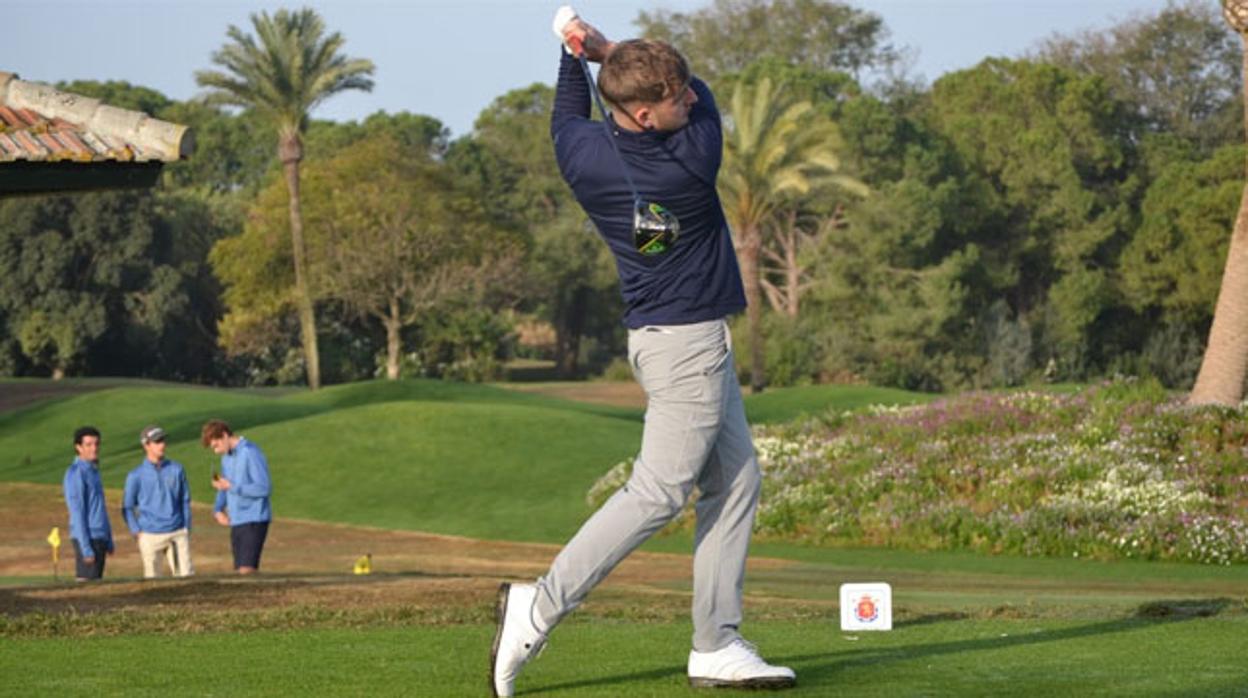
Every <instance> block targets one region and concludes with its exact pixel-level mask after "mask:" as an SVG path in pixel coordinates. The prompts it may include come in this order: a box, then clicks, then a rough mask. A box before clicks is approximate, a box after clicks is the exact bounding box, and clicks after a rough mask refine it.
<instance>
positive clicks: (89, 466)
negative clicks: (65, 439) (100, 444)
mask: <svg viewBox="0 0 1248 698" xmlns="http://www.w3.org/2000/svg"><path fill="white" fill-rule="evenodd" d="M63 486H64V491H65V508H67V509H68V510H69V536H70V537H71V538H73V539H74V540H76V541H78V548H79V549H80V550H81V551H82V553H83V556H85V557H91V556H92V554H93V553H92V552H91V551H92V548H91V541H92V540H102V541H107V542H108V550H109V552H112V551H113V527H112V524H110V523H109V520H108V509H107V508H106V507H105V505H104V483H103V481H101V480H100V468H99V466H98V465H96V464H94V463H90V462H87V461H85V460H83V459H81V458H75V459H74V462H73V463H70V465H69V468H68V469H67V470H66V471H65V480H64V482H63Z"/></svg>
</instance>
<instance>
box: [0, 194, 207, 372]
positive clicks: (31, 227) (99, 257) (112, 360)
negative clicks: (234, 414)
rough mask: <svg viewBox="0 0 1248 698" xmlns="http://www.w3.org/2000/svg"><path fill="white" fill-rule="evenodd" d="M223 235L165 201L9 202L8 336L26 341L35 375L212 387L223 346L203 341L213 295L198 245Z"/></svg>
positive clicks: (0, 238) (1, 228)
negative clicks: (215, 349) (138, 378)
mask: <svg viewBox="0 0 1248 698" xmlns="http://www.w3.org/2000/svg"><path fill="white" fill-rule="evenodd" d="M180 211H184V212H185V215H186V218H188V219H192V220H194V221H195V225H194V226H192V225H190V224H189V221H182V220H181V218H182V215H183V214H182V213H180ZM184 223H185V224H184ZM175 230H176V232H175ZM218 232H219V229H217V228H216V227H215V225H214V222H213V220H212V216H211V215H208V214H206V213H205V211H204V210H203V209H202V208H198V207H195V208H192V207H191V205H189V204H187V205H185V207H184V206H183V204H180V203H179V202H177V201H175V200H174V197H172V196H169V195H166V194H163V193H156V194H154V193H151V192H101V193H90V194H80V195H74V196H45V197H29V198H22V199H14V200H9V201H4V202H2V203H0V317H3V318H5V319H6V320H7V324H8V327H7V332H4V333H3V334H5V335H7V336H8V337H13V338H16V339H17V340H18V344H19V346H20V350H21V352H22V354H24V357H25V362H26V364H27V365H28V366H30V367H31V368H33V369H35V370H36V371H39V372H42V371H47V372H48V373H49V374H51V375H52V376H53V377H54V378H60V377H63V376H67V375H72V374H75V373H80V372H82V373H88V374H89V373H93V372H94V373H103V374H106V375H146V376H153V377H162V378H175V379H182V380H204V379H211V378H213V377H214V375H213V372H214V367H213V365H212V364H213V359H214V358H215V357H214V356H213V355H212V350H211V345H212V343H213V339H214V338H211V337H209V338H208V340H207V341H206V342H201V341H200V340H201V339H203V335H201V334H200V333H199V329H198V328H197V327H196V325H197V323H200V322H202V321H203V320H204V318H209V320H208V324H209V325H211V324H212V323H211V318H212V317H213V315H214V314H215V311H216V305H215V293H214V289H211V288H204V287H203V286H201V285H200V279H201V273H200V269H199V268H198V266H197V263H196V262H195V261H194V259H195V258H197V257H198V258H200V259H202V257H199V255H201V254H202V252H200V251H199V250H197V249H195V247H196V244H197V243H196V242H195V239H196V238H201V237H202V238H210V237H212V236H214V235H216V234H217V233H218ZM208 334H209V335H210V334H211V330H210V329H209V330H208Z"/></svg>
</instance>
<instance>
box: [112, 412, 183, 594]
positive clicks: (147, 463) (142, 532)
mask: <svg viewBox="0 0 1248 698" xmlns="http://www.w3.org/2000/svg"><path fill="white" fill-rule="evenodd" d="M139 443H140V444H142V446H143V453H144V455H145V456H146V457H145V458H144V459H143V462H142V463H140V464H139V465H138V467H136V468H135V469H134V470H131V471H130V474H129V475H127V476H126V489H125V493H124V494H123V495H122V500H121V514H122V516H123V517H125V519H126V525H127V526H128V527H129V528H130V533H131V534H132V535H133V536H134V539H135V540H136V541H138V544H139V555H140V557H142V558H143V577H144V579H151V578H153V577H159V576H160V558H161V557H162V556H163V557H164V558H165V559H166V560H167V561H168V563H169V568H170V569H171V570H172V571H173V574H174V575H176V576H178V577H189V576H190V575H191V574H192V573H193V568H192V566H191V486H190V484H189V483H188V482H187V481H186V471H185V470H184V469H183V468H182V464H181V463H178V462H177V461H172V460H169V459H168V458H165V430H164V429H161V428H160V427H158V426H155V425H152V426H148V427H144V429H143V431H141V432H139Z"/></svg>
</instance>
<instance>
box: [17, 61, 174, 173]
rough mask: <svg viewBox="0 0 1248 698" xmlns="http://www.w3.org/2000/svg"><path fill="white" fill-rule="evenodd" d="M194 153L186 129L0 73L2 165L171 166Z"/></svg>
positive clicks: (145, 115) (139, 113)
mask: <svg viewBox="0 0 1248 698" xmlns="http://www.w3.org/2000/svg"><path fill="white" fill-rule="evenodd" d="M194 148H195V139H194V136H193V134H192V133H191V132H190V130H189V129H188V128H187V127H186V126H181V125H178V124H172V123H169V122H166V121H160V120H157V119H153V118H151V117H150V116H148V115H147V114H144V113H142V112H134V111H127V110H124V109H117V108H116V107H110V106H108V105H104V104H101V103H100V102H99V100H95V99H90V98H87V97H83V96H81V95H75V94H71V93H68V92H61V91H60V90H56V89H54V88H51V87H48V86H47V85H41V84H39V83H32V82H26V81H23V80H18V79H17V76H16V75H13V74H12V73H4V72H0V164H3V163H5V162H15V161H18V160H32V161H48V160H51V161H56V160H75V161H80V162H101V161H108V160H119V161H124V162H149V161H161V162H172V161H174V160H179V159H181V158H185V157H189V156H190V154H191V152H192V151H193V150H194Z"/></svg>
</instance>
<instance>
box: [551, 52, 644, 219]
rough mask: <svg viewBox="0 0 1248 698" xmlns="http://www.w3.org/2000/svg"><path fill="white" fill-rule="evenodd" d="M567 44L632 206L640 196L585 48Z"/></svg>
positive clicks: (637, 201) (639, 199)
mask: <svg viewBox="0 0 1248 698" xmlns="http://www.w3.org/2000/svg"><path fill="white" fill-rule="evenodd" d="M568 43H570V44H571V45H572V49H573V51H574V52H575V53H576V58H577V60H579V61H580V63H581V70H582V71H584V73H585V82H587V83H589V93H590V94H591V95H593V96H594V102H595V103H596V104H597V105H598V111H600V112H602V127H603V128H604V129H606V131H607V141H608V142H610V143H611V149H612V150H614V151H615V158H616V159H617V160H619V161H620V169H621V170H622V171H623V172H624V180H625V181H626V182H628V190H629V191H630V192H631V193H632V195H633V204H634V205H636V204H637V203H639V202H640V201H641V195H640V194H638V193H637V185H636V184H634V183H633V175H632V173H630V172H629V171H628V164H626V163H625V162H624V156H623V155H621V154H620V146H619V144H618V143H616V142H615V134H614V133H612V132H611V119H610V117H608V116H607V107H606V105H605V104H603V102H602V96H601V95H599V94H598V86H597V85H595V84H594V75H593V73H591V72H590V70H589V59H587V58H586V57H585V47H584V46H583V45H582V44H581V41H580V40H579V39H569V40H568Z"/></svg>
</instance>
